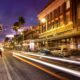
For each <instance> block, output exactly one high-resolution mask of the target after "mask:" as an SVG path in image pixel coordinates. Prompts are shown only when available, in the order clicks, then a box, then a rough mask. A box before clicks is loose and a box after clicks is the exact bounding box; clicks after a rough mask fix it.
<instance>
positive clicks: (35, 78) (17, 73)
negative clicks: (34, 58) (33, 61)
mask: <svg viewBox="0 0 80 80" xmlns="http://www.w3.org/2000/svg"><path fill="white" fill-rule="evenodd" d="M4 62H5V65H6V67H7V71H8V77H9V80H59V79H58V78H56V77H54V76H52V75H50V74H48V73H46V72H44V71H42V70H40V69H38V68H36V67H34V66H32V65H30V64H27V63H25V62H23V61H21V60H19V59H17V58H15V57H13V56H12V54H11V53H10V52H5V53H4Z"/></svg>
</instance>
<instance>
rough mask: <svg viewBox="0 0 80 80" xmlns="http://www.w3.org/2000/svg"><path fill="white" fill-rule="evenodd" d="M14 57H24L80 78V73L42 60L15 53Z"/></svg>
mask: <svg viewBox="0 0 80 80" xmlns="http://www.w3.org/2000/svg"><path fill="white" fill-rule="evenodd" d="M13 55H17V56H20V57H23V58H26V59H29V60H32V61H35V62H38V63H40V64H43V65H45V66H48V67H51V68H55V69H58V70H61V71H64V72H67V73H69V74H71V75H74V76H77V77H80V72H79V71H75V70H72V69H69V68H65V67H61V66H57V65H54V64H50V63H47V62H44V61H41V60H37V59H33V58H30V57H27V56H23V55H21V54H18V53H13Z"/></svg>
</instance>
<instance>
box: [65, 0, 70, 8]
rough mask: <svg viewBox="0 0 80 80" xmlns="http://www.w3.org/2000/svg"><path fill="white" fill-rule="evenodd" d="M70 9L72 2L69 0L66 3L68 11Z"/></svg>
mask: <svg viewBox="0 0 80 80" xmlns="http://www.w3.org/2000/svg"><path fill="white" fill-rule="evenodd" d="M69 8H70V0H67V2H66V9H69Z"/></svg>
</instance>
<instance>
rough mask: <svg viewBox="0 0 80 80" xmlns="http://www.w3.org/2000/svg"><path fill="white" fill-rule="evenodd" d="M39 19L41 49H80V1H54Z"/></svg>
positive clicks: (40, 14) (42, 12) (41, 13)
mask: <svg viewBox="0 0 80 80" xmlns="http://www.w3.org/2000/svg"><path fill="white" fill-rule="evenodd" d="M38 18H39V20H40V35H39V39H40V40H39V43H40V44H39V46H40V47H58V46H63V45H66V46H67V47H69V48H80V0H53V1H52V2H51V3H49V4H48V5H47V6H46V7H45V8H44V9H43V10H42V11H41V12H40V13H39V15H38ZM43 19H45V22H44V23H42V22H41V20H43Z"/></svg>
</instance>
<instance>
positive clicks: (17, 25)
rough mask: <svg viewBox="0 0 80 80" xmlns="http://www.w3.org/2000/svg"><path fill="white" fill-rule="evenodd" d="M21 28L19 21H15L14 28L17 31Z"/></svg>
mask: <svg viewBox="0 0 80 80" xmlns="http://www.w3.org/2000/svg"><path fill="white" fill-rule="evenodd" d="M19 28H20V26H19V22H15V23H14V24H13V30H14V31H15V32H16V33H17V32H18V29H19Z"/></svg>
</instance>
